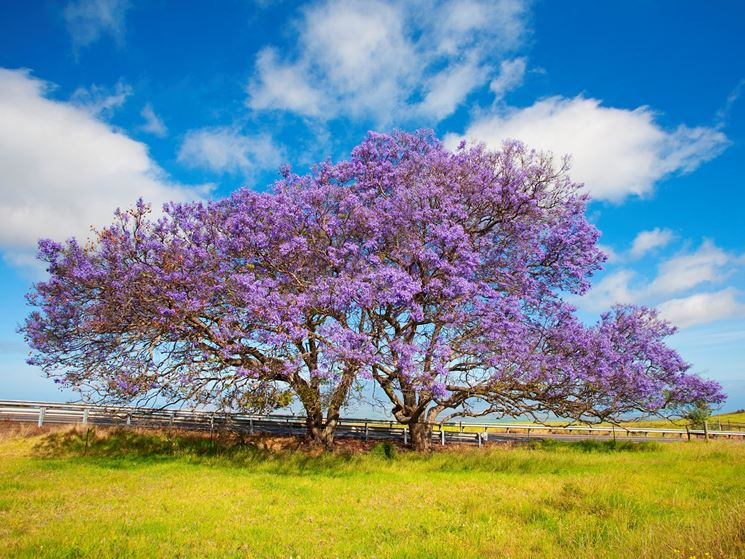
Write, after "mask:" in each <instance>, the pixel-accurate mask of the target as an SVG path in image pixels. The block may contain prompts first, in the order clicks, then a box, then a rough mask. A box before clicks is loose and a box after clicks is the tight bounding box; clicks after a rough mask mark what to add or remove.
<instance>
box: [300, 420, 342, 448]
mask: <svg viewBox="0 0 745 559" xmlns="http://www.w3.org/2000/svg"><path fill="white" fill-rule="evenodd" d="M334 428H335V425H331V424H328V423H327V424H325V425H308V430H307V432H306V435H305V438H306V440H307V441H308V443H309V444H311V445H313V446H318V447H323V448H325V449H326V450H331V449H333V448H334V431H335V429H334Z"/></svg>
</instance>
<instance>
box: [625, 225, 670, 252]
mask: <svg viewBox="0 0 745 559" xmlns="http://www.w3.org/2000/svg"><path fill="white" fill-rule="evenodd" d="M674 237H675V235H674V234H673V232H672V231H670V229H660V228H659V227H655V228H654V229H652V230H650V231H641V232H640V233H639V234H638V235H637V236H636V237H635V238H634V242H633V243H632V244H631V251H630V254H631V256H632V258H641V257H642V256H644V255H645V254H647V253H648V252H650V251H652V250H654V249H656V248H660V247H664V246H665V245H667V244H668V243H669V242H670V241H672V240H673V238H674Z"/></svg>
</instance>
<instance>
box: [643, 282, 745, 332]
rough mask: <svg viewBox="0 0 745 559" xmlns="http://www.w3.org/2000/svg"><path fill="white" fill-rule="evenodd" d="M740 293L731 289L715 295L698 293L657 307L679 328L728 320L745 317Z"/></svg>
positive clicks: (717, 292) (671, 300)
mask: <svg viewBox="0 0 745 559" xmlns="http://www.w3.org/2000/svg"><path fill="white" fill-rule="evenodd" d="M738 295H739V292H738V291H737V290H736V289H734V288H732V287H730V288H727V289H723V290H721V291H716V292H714V293H697V294H695V295H691V296H690V297H682V298H679V299H670V300H668V301H665V302H664V303H660V304H659V305H657V309H658V310H659V311H660V314H661V315H662V317H663V318H665V319H666V320H669V321H670V322H672V323H673V324H675V325H676V326H678V327H679V328H686V327H688V326H693V325H694V324H704V323H707V322H714V321H715V320H723V319H726V318H739V317H743V316H745V304H743V303H741V302H740V301H738V300H737V297H738Z"/></svg>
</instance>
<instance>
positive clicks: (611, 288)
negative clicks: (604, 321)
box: [572, 269, 639, 312]
mask: <svg viewBox="0 0 745 559" xmlns="http://www.w3.org/2000/svg"><path fill="white" fill-rule="evenodd" d="M635 276H636V274H635V273H634V272H633V271H631V270H626V269H622V270H618V271H616V272H613V273H610V274H606V275H605V276H603V278H602V279H601V280H600V281H599V282H597V283H595V284H594V285H593V286H592V289H590V291H589V292H588V293H587V294H585V295H583V296H582V297H573V298H572V302H573V303H574V304H576V305H578V306H579V307H581V308H583V309H585V310H587V311H591V312H602V311H606V310H608V309H609V308H610V307H611V306H612V305H615V304H629V303H636V302H637V301H638V299H639V293H638V292H637V291H636V290H634V289H632V288H631V282H632V281H633V279H634V278H635Z"/></svg>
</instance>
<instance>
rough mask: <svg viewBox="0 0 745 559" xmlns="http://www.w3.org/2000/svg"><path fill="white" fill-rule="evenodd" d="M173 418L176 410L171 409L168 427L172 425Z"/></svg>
mask: <svg viewBox="0 0 745 559" xmlns="http://www.w3.org/2000/svg"><path fill="white" fill-rule="evenodd" d="M175 419H176V412H175V411H172V412H171V417H170V418H168V426H169V427H173V421H174V420H175Z"/></svg>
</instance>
